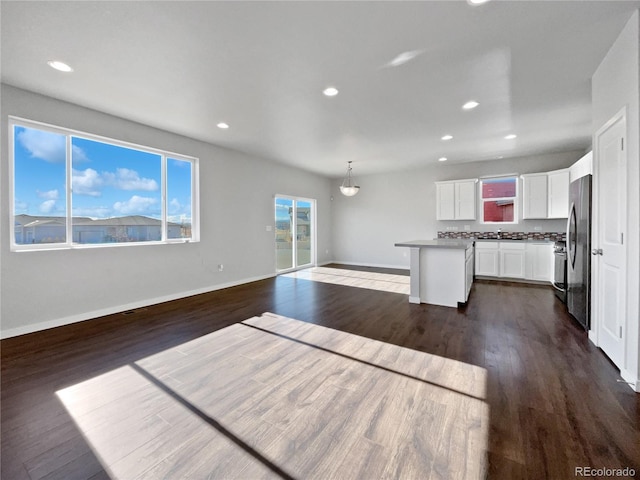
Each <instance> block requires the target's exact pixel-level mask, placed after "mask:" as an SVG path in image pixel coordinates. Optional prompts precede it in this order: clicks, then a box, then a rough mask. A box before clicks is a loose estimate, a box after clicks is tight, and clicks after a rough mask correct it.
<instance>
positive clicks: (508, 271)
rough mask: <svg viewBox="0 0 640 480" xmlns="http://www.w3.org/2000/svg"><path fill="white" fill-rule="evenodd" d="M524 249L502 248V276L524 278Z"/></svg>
mask: <svg viewBox="0 0 640 480" xmlns="http://www.w3.org/2000/svg"><path fill="white" fill-rule="evenodd" d="M524 260H525V251H524V250H508V249H503V248H501V249H500V276H501V277H511V278H524V270H525V269H524V267H525V265H524V263H525V261H524Z"/></svg>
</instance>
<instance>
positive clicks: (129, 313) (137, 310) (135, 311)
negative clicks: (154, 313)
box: [122, 308, 146, 315]
mask: <svg viewBox="0 0 640 480" xmlns="http://www.w3.org/2000/svg"><path fill="white" fill-rule="evenodd" d="M145 310H146V308H136V309H134V310H127V311H126V312H122V315H133V314H134V313H139V312H144V311H145Z"/></svg>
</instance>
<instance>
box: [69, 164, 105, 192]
mask: <svg viewBox="0 0 640 480" xmlns="http://www.w3.org/2000/svg"><path fill="white" fill-rule="evenodd" d="M71 185H72V188H73V193H74V195H89V196H91V197H99V196H100V195H102V192H101V191H100V189H101V188H102V186H103V185H104V180H103V178H102V176H101V175H100V174H99V173H98V172H96V171H95V170H94V169H93V168H87V169H86V170H76V169H73V170H72V172H71Z"/></svg>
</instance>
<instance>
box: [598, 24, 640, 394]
mask: <svg viewBox="0 0 640 480" xmlns="http://www.w3.org/2000/svg"><path fill="white" fill-rule="evenodd" d="M639 76H640V27H639V14H638V11H636V12H635V13H634V14H633V16H632V17H631V19H630V20H629V21H628V22H627V25H626V26H625V28H624V29H623V30H622V32H621V33H620V35H619V37H618V39H617V40H616V41H615V43H614V44H613V46H612V47H611V49H610V50H609V52H608V53H607V55H606V56H605V58H604V59H603V61H602V63H601V64H600V66H599V67H598V69H597V70H596V72H595V74H594V75H593V79H592V83H591V85H592V108H593V132H594V133H595V132H597V131H598V130H599V129H600V128H601V127H602V126H603V125H604V124H605V123H606V122H607V121H608V120H609V119H610V118H611V117H613V116H614V115H615V114H617V113H618V112H619V111H620V110H621V109H622V108H623V107H626V109H627V295H626V298H627V336H626V349H625V350H626V356H625V365H624V368H623V369H622V372H621V373H622V374H623V376H624V377H625V378H633V379H635V381H636V382H637V383H636V390H638V391H640V380H639V379H640V354H639V344H640V325H639V323H640V319H639V317H640V305H639V302H640V299H639V292H640V78H639ZM594 154H595V152H594ZM596 162H597V158H594V165H595V163H596ZM625 370H626V372H625Z"/></svg>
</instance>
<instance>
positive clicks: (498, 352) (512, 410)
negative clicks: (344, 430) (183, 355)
mask: <svg viewBox="0 0 640 480" xmlns="http://www.w3.org/2000/svg"><path fill="white" fill-rule="evenodd" d="M336 267H338V266H336ZM347 268H355V267H347ZM379 271H384V270H379ZM389 273H399V272H397V271H393V272H389ZM264 312H273V313H275V314H278V315H282V316H285V317H290V318H294V319H298V320H302V321H305V322H309V323H313V324H318V325H323V326H326V327H330V328H333V329H337V330H341V331H343V332H348V333H353V334H356V335H360V336H363V337H368V338H370V339H374V340H378V341H383V342H386V343H389V344H394V345H398V346H402V347H407V348H410V349H414V350H418V351H421V352H427V353H431V354H435V355H439V356H443V357H447V358H450V359H454V360H458V361H461V362H465V363H469V364H473V365H476V366H479V367H482V368H484V369H486V372H487V388H486V401H487V403H488V405H489V432H488V433H489V438H488V452H487V461H488V477H489V478H496V479H520V478H522V479H568V478H575V476H576V475H575V469H576V468H577V467H591V468H625V467H629V468H632V469H634V470H635V472H636V476H637V475H639V474H640V395H638V394H636V393H634V392H633V391H632V390H631V389H630V388H629V387H628V386H627V385H624V384H622V383H620V382H619V381H618V380H619V379H620V377H619V375H618V372H617V370H616V368H615V367H614V366H613V365H612V364H611V362H610V361H609V360H608V359H607V358H606V356H605V355H604V354H603V353H602V352H601V351H599V350H598V349H597V348H595V347H594V346H593V345H592V344H591V343H590V342H589V341H588V339H587V335H586V333H585V332H584V331H583V330H582V329H581V327H580V326H579V325H578V324H577V323H576V322H575V321H574V320H572V319H571V318H570V316H568V314H567V313H566V311H565V308H564V306H563V305H562V304H561V303H560V302H559V301H558V300H557V299H556V298H555V296H554V294H553V291H552V290H551V288H549V287H545V286H532V285H525V284H518V283H503V282H495V281H478V282H476V283H475V284H474V286H473V289H472V292H471V297H470V299H469V302H468V304H467V305H466V306H465V307H463V308H459V309H452V308H446V307H436V306H428V305H412V304H409V302H408V300H407V297H406V295H400V294H395V293H386V292H381V291H374V290H367V289H360V288H352V287H344V286H338V285H332V284H327V283H318V282H310V281H307V280H301V279H293V278H285V277H276V278H273V279H268V280H263V281H259V282H254V283H250V284H246V285H241V286H238V287H233V288H228V289H225V290H220V291H216V292H212V293H208V294H203V295H198V296H194V297H190V298H186V299H182V300H177V301H173V302H168V303H163V304H159V305H155V306H150V307H148V308H144V309H140V310H137V311H134V312H132V313H129V314H127V315H124V314H116V315H110V316H106V317H102V318H98V319H94V320H91V321H87V322H82V323H77V324H74V325H69V326H65V327H60V328H55V329H51V330H47V331H44V332H38V333H33V334H29V335H24V336H20V337H16V338H10V339H6V340H3V341H2V342H1V344H0V347H1V368H2V379H1V400H2V404H1V434H2V450H1V453H2V457H1V464H0V465H1V477H2V479H6V480H21V479H31V480H35V479H45V478H46V479H53V478H58V479H66V480H69V479H106V478H109V476H108V474H107V473H106V472H105V470H104V469H103V467H102V464H101V463H100V459H99V458H98V456H97V454H96V453H95V452H94V451H93V450H92V449H91V446H90V445H89V444H88V442H87V441H86V440H85V438H84V437H83V435H82V433H81V432H80V431H79V430H78V428H77V426H76V424H75V423H74V421H73V420H72V418H71V417H70V415H69V413H68V412H67V411H66V409H65V408H64V406H63V405H62V403H61V402H60V400H59V398H58V396H57V395H56V392H57V391H59V390H61V389H64V388H66V387H70V386H72V385H76V384H78V383H79V382H83V381H86V380H88V379H91V378H94V377H96V376H98V375H100V374H104V373H107V372H111V371H113V370H114V369H117V368H119V367H123V366H127V365H131V364H133V362H136V361H139V360H141V359H144V358H146V357H148V356H150V355H153V354H156V353H159V352H163V351H165V350H167V349H169V348H172V347H176V346H178V345H180V344H183V343H184V342H187V341H190V340H193V339H196V338H198V337H201V336H203V335H205V334H208V333H210V332H214V331H217V330H220V329H222V328H224V327H227V326H229V325H232V324H236V323H238V322H241V321H243V320H245V319H248V318H250V317H253V316H259V315H261V314H263V313H264ZM302 454H304V453H302ZM127 480H128V479H127Z"/></svg>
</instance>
